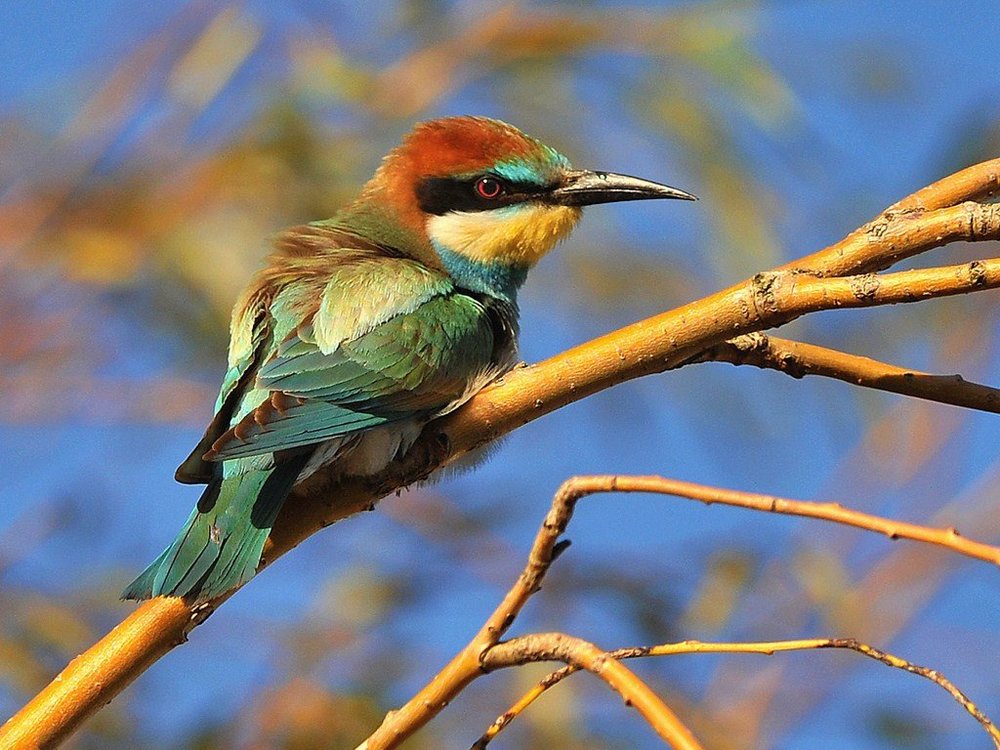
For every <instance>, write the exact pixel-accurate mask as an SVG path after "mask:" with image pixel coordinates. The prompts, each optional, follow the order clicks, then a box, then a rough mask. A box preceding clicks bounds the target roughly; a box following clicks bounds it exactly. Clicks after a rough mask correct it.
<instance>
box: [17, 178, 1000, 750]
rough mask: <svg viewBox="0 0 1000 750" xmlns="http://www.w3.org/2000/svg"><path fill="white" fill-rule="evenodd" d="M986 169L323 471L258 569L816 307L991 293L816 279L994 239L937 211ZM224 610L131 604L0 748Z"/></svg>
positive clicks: (978, 225)
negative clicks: (368, 463) (458, 465)
mask: <svg viewBox="0 0 1000 750" xmlns="http://www.w3.org/2000/svg"><path fill="white" fill-rule="evenodd" d="M998 171H1000V160H993V161H990V162H984V163H983V164H981V165H977V166H976V167H971V168H970V169H968V170H965V171H963V172H960V173H958V174H956V175H953V176H951V177H948V178H945V179H944V180H942V181H940V182H938V183H936V184H935V185H933V186H931V187H930V188H925V189H924V190H922V191H920V192H919V193H917V194H915V195H914V196H911V197H910V198H909V199H905V200H904V201H902V202H900V203H899V204H896V206H895V207H894V208H893V209H891V210H890V211H887V212H885V213H884V214H883V215H882V216H881V217H879V219H877V220H876V221H875V222H872V223H871V224H869V225H866V227H863V228H862V229H861V230H858V232H855V233H853V234H851V235H850V236H848V237H847V238H845V239H844V240H842V241H841V242H840V243H837V244H836V245H832V246H830V247H828V248H826V249H825V250H822V251H820V252H818V253H815V254H813V255H811V256H808V257H806V258H803V259H802V260H800V261H797V262H795V263H793V264H789V265H788V266H787V267H785V268H783V269H777V270H775V271H772V272H769V273H766V274H758V275H757V276H756V277H754V278H753V279H750V280H748V281H746V282H743V283H741V284H737V285H734V286H733V287H730V288H729V289H727V290H724V291H722V292H718V293H716V294H714V295H711V296H709V297H706V298H704V299H702V300H699V301H697V302H692V303H690V304H688V305H685V306H683V307H680V308H678V309H676V310H673V311H670V312H666V313H662V314H660V315H657V316H654V317H652V318H649V319H647V320H644V321H641V322H638V323H634V324H632V325H630V326H627V327H625V328H622V329H620V330H618V331H616V332H614V333H610V334H607V335H605V336H602V337H600V338H598V339H595V340H593V341H591V342H588V343H587V344H584V345H582V346H578V347H576V348H574V349H571V350H569V351H567V352H564V353H562V354H560V355H557V356H555V357H553V358H551V359H549V360H547V361H545V362H543V363H541V364H539V365H536V366H534V367H528V368H523V369H520V370H516V371H514V372H512V373H510V374H508V376H507V377H505V378H504V380H503V381H502V382H501V383H498V384H495V385H494V386H491V387H490V388H488V389H485V390H484V391H482V392H481V393H479V394H477V395H476V397H475V398H473V399H472V400H470V401H469V402H468V403H467V404H466V405H465V406H464V407H462V408H461V409H458V410H456V411H455V412H453V413H452V414H451V415H449V416H447V417H445V418H443V419H441V420H437V421H435V422H432V423H431V424H429V425H428V426H427V427H426V428H425V430H424V432H423V434H422V436H421V438H420V439H419V440H418V442H417V443H416V444H415V445H414V447H413V448H412V449H411V450H410V452H409V453H408V454H407V455H406V456H405V457H404V458H403V459H401V460H400V461H398V462H396V463H394V464H393V465H392V466H390V467H389V468H388V469H387V470H386V471H385V472H383V473H382V474H381V475H380V476H377V477H373V478H366V479H350V480H345V481H340V480H339V478H337V477H335V476H332V475H331V474H330V473H329V472H317V474H315V475H313V476H312V477H310V479H309V480H307V481H306V482H303V483H302V485H300V486H299V487H297V488H296V490H295V492H294V493H293V499H292V501H291V502H288V503H286V504H285V510H284V511H283V512H282V514H281V515H280V516H279V518H278V523H277V525H276V526H275V529H274V531H273V533H272V536H271V540H270V541H269V545H268V547H267V548H266V550H265V558H266V562H265V564H266V563H269V562H271V561H273V560H274V559H275V558H277V557H278V556H280V555H281V554H284V553H285V552H287V551H288V550H290V549H292V548H294V547H295V546H296V545H297V544H299V543H300V542H301V541H302V540H304V539H305V538H306V537H308V536H310V535H311V534H313V533H315V532H316V531H318V530H319V529H321V528H323V527H325V526H328V525H329V524H331V523H333V522H335V521H338V520H341V519H343V518H346V517H348V516H350V515H353V514H354V513H357V512H359V511H361V510H366V509H371V508H372V507H373V506H374V504H375V502H376V501H377V500H378V499H379V498H381V497H384V496H385V495H386V494H388V493H390V492H392V491H394V490H396V489H398V488H400V487H403V486H405V485H407V484H410V483H412V482H414V481H418V480H421V479H424V478H426V477H427V476H429V475H430V474H431V473H433V472H434V471H435V470H436V469H438V468H440V467H441V466H443V465H445V464H447V463H449V462H451V461H453V460H455V459H457V458H458V457H460V456H461V455H462V454H464V453H466V452H468V451H469V450H472V449H474V448H476V447H479V446H480V445H483V444H484V443H487V442H490V441H492V440H494V439H496V438H498V437H500V436H502V435H504V434H506V433H508V432H510V431H512V430H514V429H516V428H517V427H520V426H521V425H523V424H526V423H527V422H530V421H532V420H534V419H536V418H538V417H540V416H542V415H544V414H547V413H549V412H551V411H553V410H555V409H557V408H559V407H561V406H564V405H566V404H568V403H571V402H573V401H577V400H579V399H581V398H583V397H585V396H588V395H591V394H593V393H596V392H598V391H600V390H603V389H605V388H608V387H610V386H612V385H615V384H617V383H621V382H623V381H626V380H629V379H632V378H637V377H640V376H643V375H649V374H652V373H658V372H663V371H665V370H667V369H670V368H672V367H676V366H679V365H680V364H681V363H683V362H685V361H687V360H691V359H692V358H695V357H696V356H697V355H698V353H699V352H701V351H703V350H704V349H706V348H708V347H711V346H714V345H716V344H719V343H721V342H723V341H725V340H727V339H730V338H732V337H734V336H739V335H741V334H746V333H752V332H754V331H759V330H763V329H766V328H770V327H775V326H779V325H782V324H784V323H786V322H788V321H789V320H792V319H794V318H795V317H798V316H799V315H803V314H805V313H808V312H812V311H816V310H824V309H831V308H834V307H867V306H873V305H881V304H893V303H896V302H915V301H919V300H923V299H930V298H932V297H937V296H945V295H948V294H962V293H965V292H971V291H978V290H981V289H986V288H993V287H995V286H997V285H998V284H1000V263H998V261H996V260H992V261H977V262H974V263H971V264H966V265H963V266H953V267H950V268H938V269H927V270H921V271H906V272H903V273H897V274H890V275H886V276H875V275H872V274H866V275H862V276H853V277H851V278H849V279H837V278H817V277H823V276H827V277H829V276H837V275H842V274H845V273H851V272H859V271H867V270H871V269H875V268H882V267H885V266H886V265H888V264H890V263H891V262H893V261H894V260H898V259H899V258H903V257H909V256H912V255H915V254H917V253H920V252H924V251H926V250H929V249H931V248H933V247H938V246H940V245H943V244H946V243H948V242H951V241H955V240H968V241H977V240H987V239H998V238H1000V206H995V205H981V204H977V203H968V202H967V203H963V204H962V205H959V206H946V205H945V204H947V203H948V202H950V201H952V200H963V199H965V198H978V197H982V196H984V195H989V194H992V192H994V191H995V189H996V182H997V176H996V175H997V172H998ZM899 206H903V207H904V208H903V209H900V208H899ZM919 206H925V207H930V208H933V210H919ZM941 206H944V207H941ZM893 211H895V212H893ZM859 232H860V235H859ZM805 274H812V276H808V275H805ZM224 599H225V597H223V598H220V599H219V600H216V601H214V602H211V603H208V604H202V605H198V606H197V607H192V606H191V605H189V604H186V603H185V602H183V601H179V600H174V599H162V598H161V599H156V600H153V601H150V602H146V603H144V604H142V605H141V606H140V607H139V608H138V609H137V610H136V611H135V612H134V613H133V614H132V615H130V616H129V617H127V618H126V619H125V620H123V621H122V622H121V623H120V624H119V625H118V626H117V627H116V628H115V629H114V630H113V631H112V632H111V633H109V634H108V635H107V636H105V637H104V638H102V639H101V640H100V641H99V642H98V643H97V644H95V645H94V646H93V647H91V648H90V649H89V650H88V651H86V652H85V653H84V654H82V655H81V656H79V657H77V658H76V659H74V660H73V661H72V662H71V663H70V664H69V665H68V666H67V667H66V669H64V670H63V672H62V673H61V674H60V675H58V676H57V677H56V678H55V679H54V680H53V681H52V683H50V684H49V685H48V686H47V687H46V688H45V689H43V690H42V691H41V692H40V693H39V694H38V695H37V696H35V698H34V699H32V701H31V702H29V703H28V705H27V706H25V707H24V708H23V709H22V710H21V711H20V712H19V713H18V714H16V715H15V716H14V717H12V718H11V719H10V720H9V721H8V722H7V723H6V724H5V725H4V726H3V727H2V728H0V741H4V742H6V743H8V746H10V747H33V746H38V745H52V744H55V743H56V742H58V741H59V740H61V739H64V738H66V737H67V736H69V734H71V733H72V732H73V731H74V730H75V729H76V728H77V727H79V725H80V724H81V723H82V722H83V721H84V720H85V719H86V718H87V717H88V716H90V715H91V714H93V713H94V712H95V711H97V710H98V709H99V708H100V707H101V706H103V705H104V704H105V703H107V702H108V701H110V700H111V699H112V698H113V697H114V696H115V695H117V694H118V693H119V692H121V690H123V689H124V688H125V687H126V686H127V685H128V684H129V683H130V682H131V681H132V680H134V679H135V678H136V677H137V676H138V675H140V674H141V673H142V672H143V671H144V670H145V669H146V668H148V667H149V666H150V665H151V664H152V663H154V662H155V661H156V660H157V659H158V658H159V657H160V656H162V655H163V654H165V653H167V652H168V651H169V650H170V649H171V648H173V647H174V646H176V645H178V644H180V643H183V642H184V641H185V640H186V637H187V633H188V632H190V630H191V629H192V628H194V627H195V626H196V625H198V624H199V623H200V622H201V621H203V620H204V619H205V618H206V617H208V616H209V615H210V614H211V612H212V611H213V610H214V608H215V607H216V606H218V604H220V603H221V602H222V601H223V600H224Z"/></svg>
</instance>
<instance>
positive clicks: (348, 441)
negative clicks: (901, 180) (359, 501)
mask: <svg viewBox="0 0 1000 750" xmlns="http://www.w3.org/2000/svg"><path fill="white" fill-rule="evenodd" d="M423 424H424V423H423V422H418V421H417V420H415V419H410V420H406V421H405V422H397V423H396V424H392V425H385V426H383V427H372V428H371V429H368V430H365V431H364V432H362V433H360V434H356V435H345V436H343V437H336V438H333V439H331V440H327V441H326V442H325V443H321V444H320V445H319V446H318V447H317V448H316V451H315V452H314V453H313V455H312V456H311V457H310V459H309V463H307V464H306V465H305V468H303V469H302V471H301V472H300V473H299V476H298V478H297V479H296V480H295V481H296V482H301V481H302V480H304V479H306V478H307V477H310V476H312V475H313V474H314V473H316V472H317V471H319V470H320V469H321V468H323V467H324V466H327V465H329V464H333V463H335V464H337V469H338V472H339V473H340V474H341V475H343V476H355V477H365V476H370V475H372V474H378V473H379V472H380V471H382V470H383V469H384V468H385V467H386V466H388V465H389V464H390V463H391V462H392V461H394V460H395V459H396V458H399V457H400V456H402V455H404V454H405V453H406V451H408V450H409V449H410V446H411V445H413V441H415V440H416V439H417V436H418V435H420V430H421V428H422V427H423Z"/></svg>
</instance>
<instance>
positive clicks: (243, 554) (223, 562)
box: [122, 455, 308, 601]
mask: <svg viewBox="0 0 1000 750" xmlns="http://www.w3.org/2000/svg"><path fill="white" fill-rule="evenodd" d="M307 459H308V456H307V455H304V456H297V457H295V458H293V459H291V460H286V461H283V462H282V463H280V464H278V465H277V466H276V467H275V468H273V469H260V470H251V471H247V472H244V473H241V474H236V475H234V476H231V477H226V478H223V477H216V478H215V479H213V480H212V481H211V482H210V483H209V485H208V486H207V487H206V488H205V492H204V493H203V494H202V496H201V499H200V500H199V501H198V505H197V507H196V508H195V509H194V511H192V513H191V515H190V517H189V518H188V520H187V523H185V524H184V528H183V529H182V530H181V533H180V534H179V535H178V536H177V538H176V539H175V540H174V542H173V544H171V545H170V546H169V547H168V548H167V549H166V550H164V551H163V553H162V554H161V555H160V556H159V557H157V558H156V560H154V561H153V563H152V564H151V565H150V566H149V567H148V568H146V570H144V571H143V572H142V573H141V574H140V575H139V577H138V578H136V579H135V580H134V581H133V582H132V583H131V584H129V586H128V588H126V589H125V591H124V593H123V594H122V597H123V598H125V599H149V598H152V597H154V596H184V597H195V600H196V601H202V600H206V599H212V598H214V597H216V596H220V595H222V594H224V593H226V592H227V591H230V590H231V589H234V588H236V587H238V586H241V585H243V584H244V583H246V582H247V581H248V580H250V579H251V578H252V577H253V575H254V573H256V571H257V566H258V564H259V563H260V557H261V554H262V553H263V551H264V543H265V542H266V541H267V536H268V534H269V533H270V531H271V526H273V525H274V519H275V518H276V517H277V515H278V511H279V510H280V509H281V506H282V505H283V504H284V502H285V498H286V497H287V496H288V493H289V492H290V491H291V489H292V485H293V484H294V482H295V479H296V477H297V476H298V475H299V472H300V471H301V470H302V467H303V466H304V465H305V462H306V460H307Z"/></svg>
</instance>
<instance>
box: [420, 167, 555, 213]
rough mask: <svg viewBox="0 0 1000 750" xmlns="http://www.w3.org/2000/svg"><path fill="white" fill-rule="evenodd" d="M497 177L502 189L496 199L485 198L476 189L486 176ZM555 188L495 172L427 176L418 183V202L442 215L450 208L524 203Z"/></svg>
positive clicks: (465, 209)
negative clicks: (520, 180)
mask: <svg viewBox="0 0 1000 750" xmlns="http://www.w3.org/2000/svg"><path fill="white" fill-rule="evenodd" d="M484 177H486V178H490V179H494V180H497V181H498V182H499V183H500V184H501V186H502V190H501V191H500V194H499V195H498V196H497V197H495V198H484V197H483V196H481V195H480V194H479V192H478V191H477V189H476V183H477V182H478V181H479V180H480V179H482V178H484ZM549 190H551V187H549V186H545V185H538V184H535V183H533V182H511V181H510V180H505V179H503V178H502V177H498V176H497V175H494V174H485V175H482V174H480V175H475V176H473V177H462V178H458V177H425V178H423V179H422V180H420V181H419V182H418V183H417V205H419V206H420V210H421V211H424V212H425V213H429V214H433V215H434V216H442V215H444V214H446V213H448V212H449V211H489V210H490V209H494V208H499V207H500V206H509V205H511V204H514V203H524V202H525V201H529V200H532V199H533V198H535V197H537V196H538V195H540V194H542V193H546V192H548V191H549Z"/></svg>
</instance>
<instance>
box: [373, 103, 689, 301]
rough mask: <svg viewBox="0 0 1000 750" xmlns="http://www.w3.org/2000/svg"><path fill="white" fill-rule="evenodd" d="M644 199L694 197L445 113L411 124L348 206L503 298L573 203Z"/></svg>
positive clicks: (562, 231)
mask: <svg viewBox="0 0 1000 750" xmlns="http://www.w3.org/2000/svg"><path fill="white" fill-rule="evenodd" d="M652 198H680V199H684V200H695V197H694V196H693V195H691V194H690V193H686V192H684V191H683V190H678V189H677V188H672V187H668V186H666V185H660V184H658V183H655V182H649V181H648V180H642V179H639V178H636V177H628V176H625V175H619V174H613V173H610V172H591V171H587V170H579V169H573V168H572V167H571V166H570V163H569V160H568V159H567V158H566V157H565V156H563V155H562V154H561V153H559V152H558V151H556V150H555V149H553V148H551V147H549V146H546V145H545V144H543V143H541V142H540V141H537V140H535V139H534V138H531V137H530V136H527V135H525V134H524V133H522V132H521V131H520V130H518V129H517V128H515V127H513V126H511V125H508V124H506V123H504V122H500V121H499V120H492V119H489V118H485V117H449V118H444V119H440V120H432V121H429V122H425V123H421V124H419V125H417V126H416V127H415V128H414V129H413V130H412V131H411V132H410V134H409V135H407V136H406V138H405V139H404V140H403V143H402V144H401V145H400V146H399V147H397V148H396V149H395V150H393V151H392V152H391V153H390V154H389V155H388V156H387V157H386V158H385V159H384V161H383V162H382V165H381V166H380V167H379V169H378V171H377V172H376V173H375V176H374V177H373V178H372V180H371V181H370V182H369V183H368V185H367V186H366V187H365V189H364V191H363V192H362V195H361V198H360V199H359V201H358V202H357V203H356V204H355V207H361V206H364V208H365V212H366V213H368V214H369V215H372V214H373V213H374V214H375V215H380V217H381V223H382V225H383V226H387V225H389V224H394V225H395V226H396V227H398V228H400V229H403V230H404V234H405V235H407V236H408V237H409V238H410V243H409V244H410V247H408V248H405V249H409V250H411V251H415V252H416V254H417V255H418V256H423V257H422V259H424V260H428V257H427V256H428V254H430V255H431V258H430V259H431V260H432V261H436V262H435V263H434V265H436V266H438V267H442V268H443V269H444V270H446V271H447V272H448V273H449V274H450V275H451V276H452V277H453V278H454V279H455V280H456V281H457V282H458V283H459V284H460V285H461V286H464V287H466V288H470V289H474V290H476V291H482V292H486V293H489V294H493V295H495V296H503V297H508V298H513V295H514V293H515V291H516V289H517V287H518V286H520V284H521V282H523V280H524V276H525V275H526V273H527V271H528V269H529V268H531V266H533V265H534V264H535V263H536V262H538V260H539V258H541V257H542V256H543V255H544V254H545V253H547V252H548V251H549V250H551V249H552V248H553V247H554V246H555V245H556V243H557V242H559V240H561V239H563V238H564V237H566V236H567V235H568V234H569V232H570V230H572V229H573V227H574V226H575V225H576V222H577V221H578V220H579V218H580V213H581V209H582V207H583V206H588V205H592V204H595V203H611V202H614V201H627V200H646V199H652ZM394 231H395V230H394ZM414 240H416V241H417V243H418V244H419V245H420V246H421V247H420V248H416V247H415V246H414V245H413V244H412V243H413V241H414ZM390 241H392V240H391V238H390ZM393 244H394V245H395V246H397V247H399V245H400V244H401V243H400V242H399V241H398V239H397V240H396V241H395V242H393Z"/></svg>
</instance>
